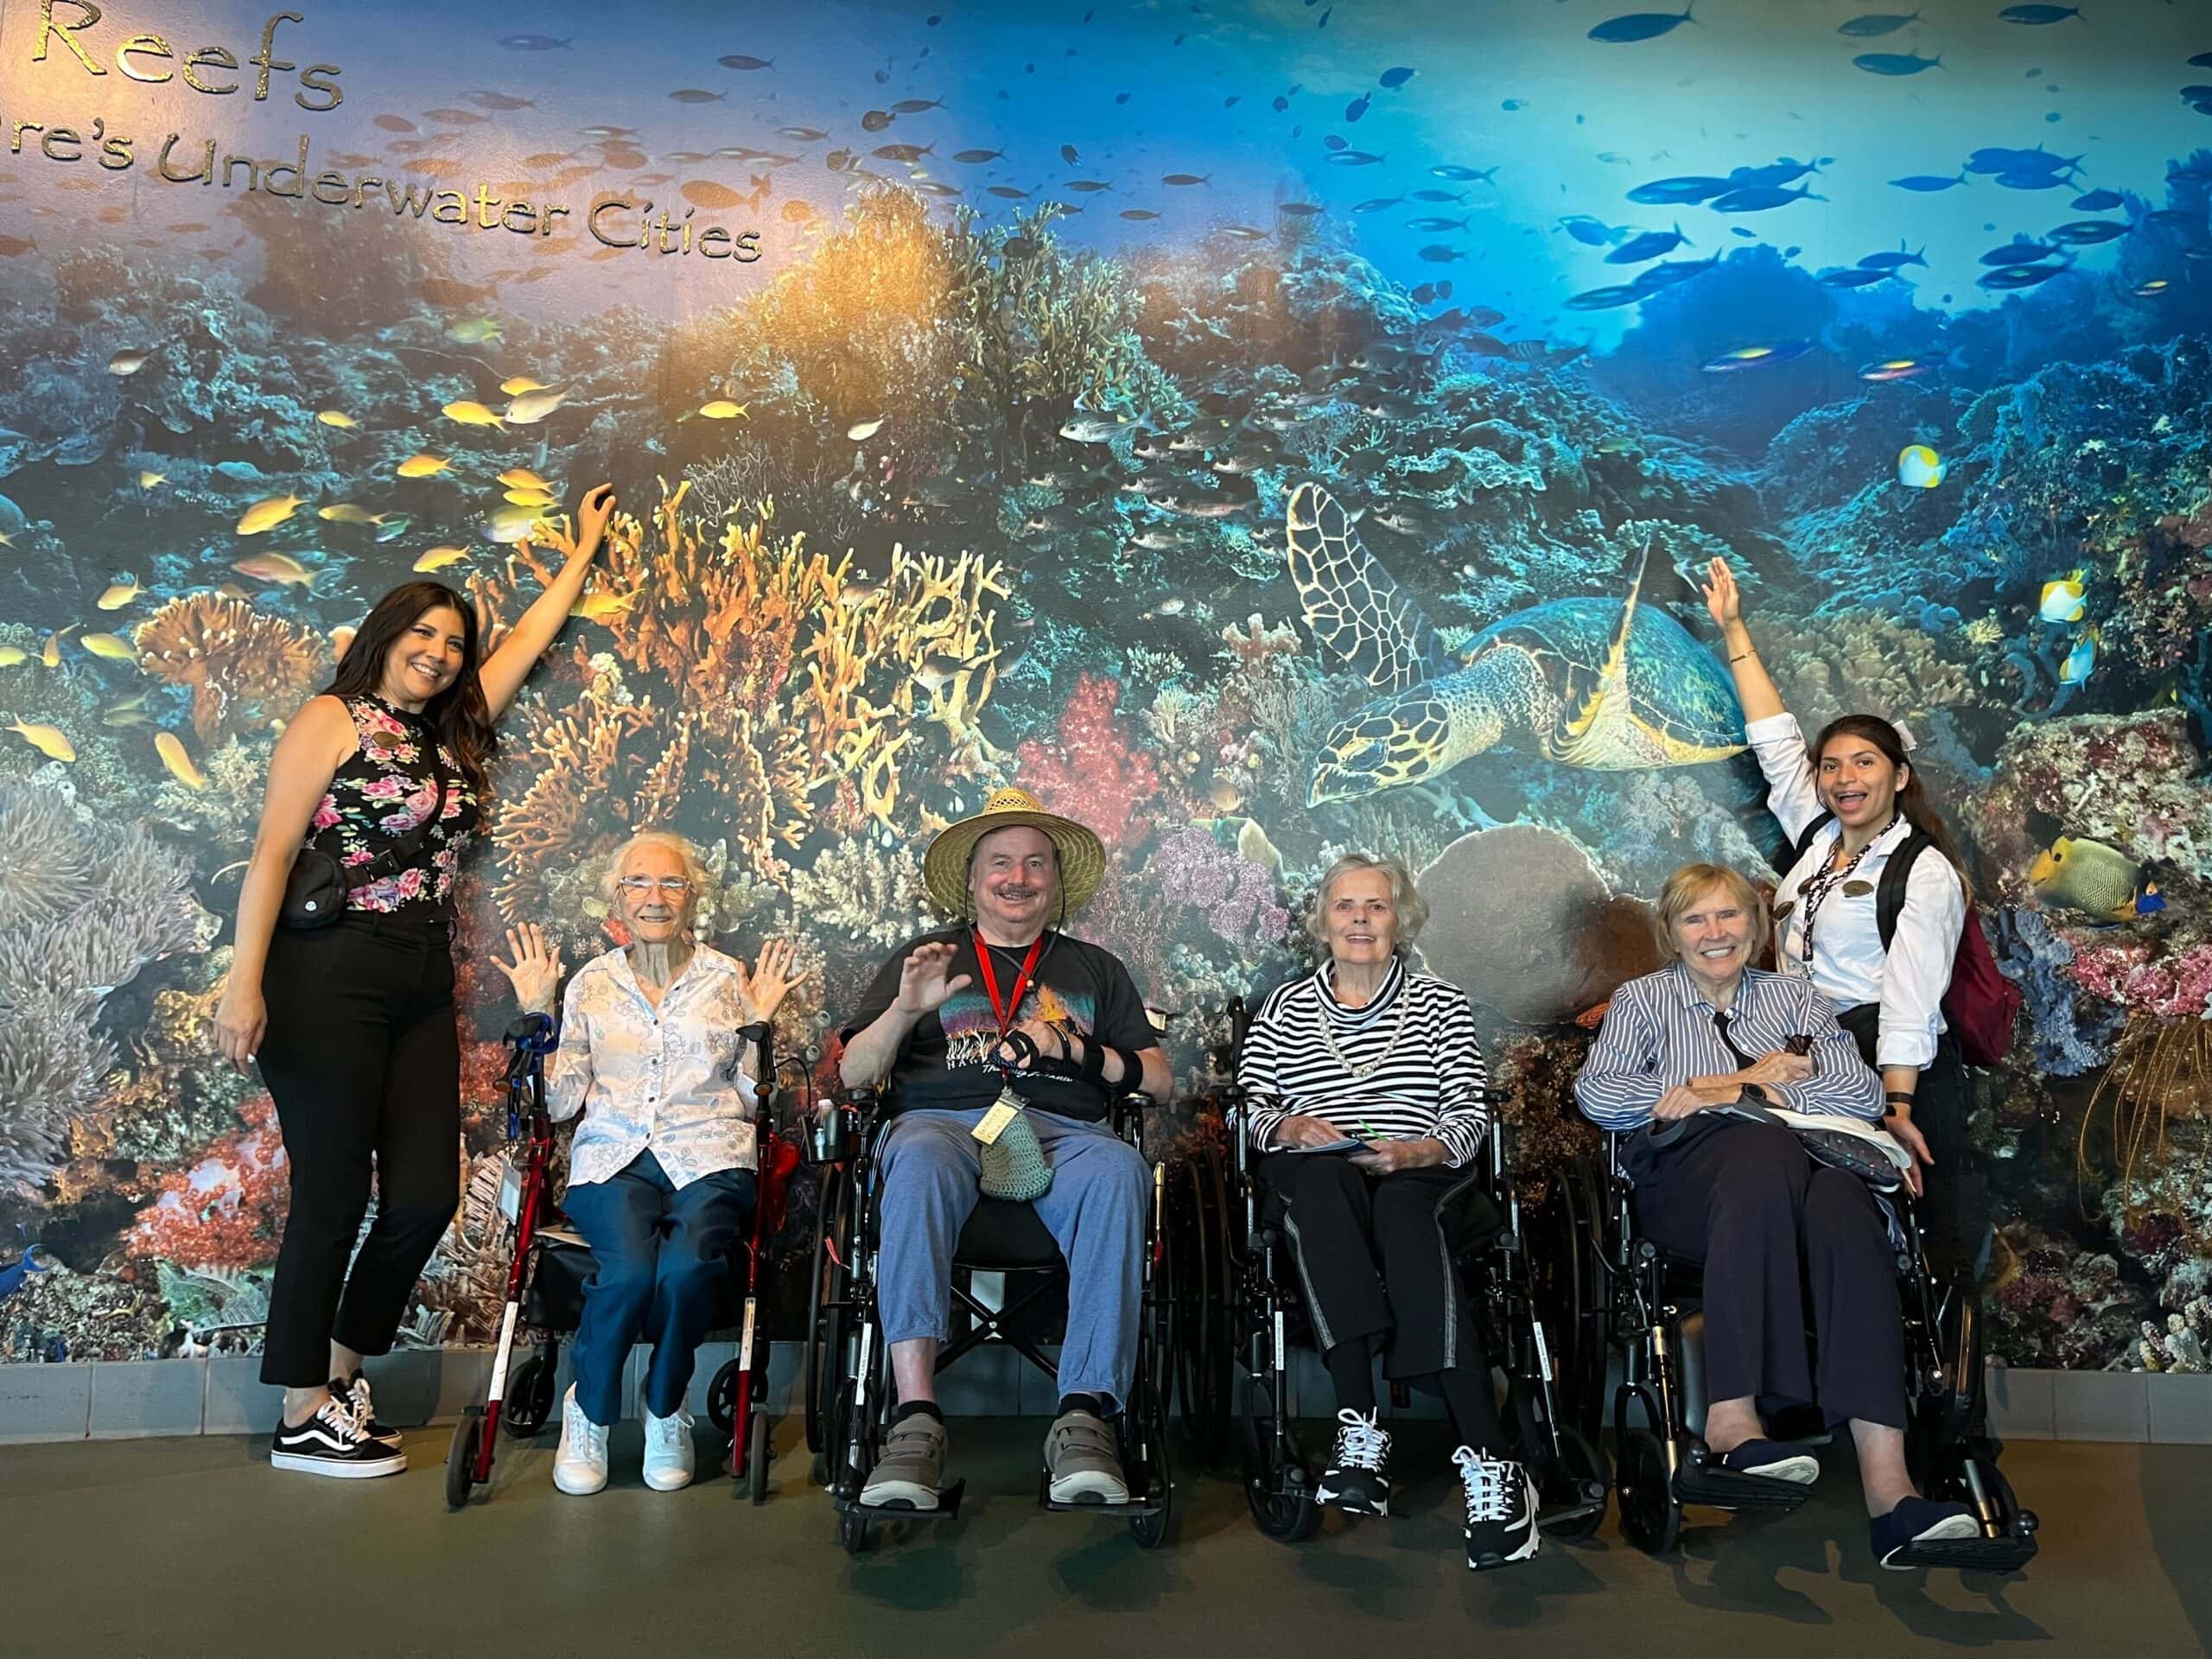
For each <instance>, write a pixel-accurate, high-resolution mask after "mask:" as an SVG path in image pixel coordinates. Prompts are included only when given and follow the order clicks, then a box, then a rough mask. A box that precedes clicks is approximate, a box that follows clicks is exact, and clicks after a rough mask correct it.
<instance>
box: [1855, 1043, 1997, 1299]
mask: <svg viewBox="0 0 2212 1659" xmlns="http://www.w3.org/2000/svg"><path fill="white" fill-rule="evenodd" d="M1881 1014H1882V1010H1881V1007H1880V1005H1879V1004H1878V1003H1873V1002H1862V1003H1860V1004H1859V1006H1858V1007H1855V1008H1846V1009H1845V1010H1844V1011H1843V1012H1842V1013H1841V1014H1839V1015H1837V1016H1836V1017H1837V1020H1838V1022H1839V1023H1840V1025H1841V1026H1842V1027H1843V1028H1844V1029H1845V1030H1846V1031H1847V1032H1849V1033H1851V1034H1852V1036H1853V1038H1854V1039H1856V1040H1857V1041H1858V1044H1859V1053H1860V1055H1861V1056H1862V1057H1863V1058H1865V1059H1866V1064H1867V1065H1874V1043H1875V1039H1876V1037H1877V1035H1878V1028H1879V1027H1880V1023H1881ZM1874 1069H1875V1070H1876V1071H1880V1070H1881V1068H1880V1067H1879V1066H1875V1067H1874ZM1973 1115H1974V1095H1973V1089H1972V1087H1971V1085H1970V1083H1969V1080H1968V1078H1967V1067H1966V1060H1965V1058H1964V1057H1963V1056H1962V1055H1961V1054H1960V1052H1959V1039H1957V1038H1956V1037H1955V1036H1954V1035H1953V1034H1952V1033H1949V1032H1948V1031H1947V1032H1945V1033H1943V1034H1942V1037H1940V1038H1939V1039H1936V1058H1935V1059H1934V1061H1933V1062H1931V1063H1930V1064H1929V1065H1927V1066H1926V1067H1924V1068H1923V1070H1922V1071H1921V1073H1920V1081H1919V1083H1918V1084H1916V1086H1915V1088H1914V1090H1913V1096H1912V1122H1913V1125H1914V1127H1915V1128H1917V1129H1919V1131H1920V1133H1921V1134H1922V1135H1923V1136H1925V1137H1926V1139H1927V1141H1928V1150H1929V1154H1930V1155H1931V1156H1933V1157H1934V1159H1935V1160H1936V1165H1935V1167H1934V1168H1932V1169H1930V1170H1929V1171H1928V1172H1927V1178H1928V1191H1927V1193H1926V1195H1925V1196H1924V1197H1923V1198H1920V1199H1918V1200H1917V1201H1916V1203H1915V1204H1914V1205H1913V1211H1914V1213H1915V1214H1916V1215H1917V1216H1918V1217H1920V1229H1921V1236H1922V1240H1923V1243H1925V1245H1926V1247H1927V1251H1928V1266H1929V1271H1930V1272H1931V1273H1933V1274H1935V1275H1936V1278H1937V1279H1939V1280H1942V1281H1946V1282H1948V1283H1951V1284H1961V1285H1963V1284H1972V1283H1973V1282H1974V1281H1975V1280H1976V1279H1977V1278H1979V1277H1980V1274H1981V1271H1982V1269H1983V1268H1985V1267H1986V1265H1987V1263H1988V1261H1989V1244H1990V1238H1991V1236H1992V1234H1993V1230H1994V1227H1995V1220H1996V1217H1995V1211H1996V1205H1995V1201H1994V1198H1993V1194H1992V1192H1991V1190H1990V1172H1989V1158H1988V1155H1987V1154H1986V1153H1984V1152H1983V1151H1982V1149H1981V1148H1980V1147H1977V1146H1976V1145H1974V1135H1973V1126H1972V1123H1971V1122H1970V1119H1971V1118H1972V1116H1973Z"/></svg>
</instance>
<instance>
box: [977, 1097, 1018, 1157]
mask: <svg viewBox="0 0 2212 1659" xmlns="http://www.w3.org/2000/svg"><path fill="white" fill-rule="evenodd" d="M1020 1116H1021V1099H1020V1096H1018V1095H1016V1094H1015V1093H1014V1090H1011V1089H1009V1090H1006V1091H1005V1092H1003V1093H1002V1094H1001V1095H1000V1096H999V1098H998V1103H997V1104H996V1105H995V1106H993V1107H992V1108H991V1109H990V1110H989V1111H988V1112H985V1113H984V1114H983V1117H982V1122H979V1123H978V1124H976V1127H975V1128H972V1129H970V1130H969V1131H968V1133H969V1134H970V1135H974V1136H975V1137H976V1140H978V1141H982V1143H983V1144H984V1145H985V1146H987V1147H988V1146H995V1145H996V1144H997V1143H998V1138H999V1136H1001V1135H1004V1134H1005V1133H1006V1131H1007V1125H1008V1124H1010V1123H1012V1122H1014V1119H1015V1118H1017V1117H1020Z"/></svg>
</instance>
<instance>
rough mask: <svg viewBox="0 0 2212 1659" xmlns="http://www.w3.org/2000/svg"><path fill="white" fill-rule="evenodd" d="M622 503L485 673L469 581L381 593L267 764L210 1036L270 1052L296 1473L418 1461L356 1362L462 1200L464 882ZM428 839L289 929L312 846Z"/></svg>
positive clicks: (290, 1444) (276, 1330)
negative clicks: (505, 718) (509, 759)
mask: <svg viewBox="0 0 2212 1659" xmlns="http://www.w3.org/2000/svg"><path fill="white" fill-rule="evenodd" d="M613 510H614V493H613V490H611V489H609V488H608V487H607V486H604V485H601V486H600V487H599V488H597V489H594V490H593V491H592V492H591V493H589V494H588V495H587V496H585V497H584V499H583V501H582V505H581V506H580V508H579V510H578V512H577V515H576V517H577V526H578V534H577V536H576V538H575V540H574V541H573V542H569V541H568V540H567V539H566V538H565V537H556V538H554V540H555V544H556V546H559V547H561V548H562V550H563V551H565V553H566V554H567V561H566V563H564V564H563V567H562V569H561V571H560V573H559V575H556V577H555V578H554V579H553V581H552V582H550V584H549V585H548V586H547V588H546V589H545V591H544V592H543V594H540V595H539V596H538V598H537V601H536V602H535V603H534V604H532V605H531V607H530V608H529V609H528V610H527V611H525V612H524V613H523V615H522V617H521V618H520V620H518V621H517V622H516V624H515V625H514V626H513V627H512V629H511V630H509V631H508V632H507V633H506V635H505V638H504V639H500V640H499V641H498V642H497V648H496V649H494V650H493V651H492V652H490V655H489V656H488V657H486V656H484V654H483V645H484V644H485V643H488V642H480V640H479V638H478V625H477V618H476V613H475V610H474V607H472V606H471V605H470V604H469V603H468V601H467V600H466V599H464V598H463V597H462V596H461V594H458V593H455V592H454V590H453V589H452V588H448V587H445V586H443V585H442V584H441V583H438V582H408V583H406V584H404V586H402V587H399V588H395V589H393V590H392V591H391V593H389V594H385V596H384V598H383V599H381V600H379V601H378V602H377V605H376V607H375V609H373V610H372V611H371V612H370V613H369V614H368V616H367V618H366V619H365V620H364V621H363V622H362V624H361V627H360V631H359V632H358V633H356V634H355V635H354V637H353V642H352V644H351V645H349V646H348V647H347V648H346V654H345V656H344V657H343V658H340V662H339V664H338V671H337V673H336V674H335V675H334V677H332V680H331V683H330V685H329V686H328V688H327V690H324V691H323V693H322V694H321V696H316V697H314V698H312V699H310V700H309V702H308V704H307V706H306V707H305V708H303V709H301V710H300V711H299V713H298V715H296V716H295V717H294V719H293V720H292V721H291V723H290V724H289V726H287V727H286V728H284V734H283V738H282V739H281V740H280V741H278V743H277V750H276V753H275V754H274V755H273V756H272V757H271V759H270V765H269V786H268V791H267V794H266V797H265V798H264V803H263V806H262V812H261V826H260V829H259V831H258V833H257V836H256V837H255V840H254V848H253V858H252V861H251V863H250V864H249V865H248V867H247V869H246V875H245V887H244V888H243V890H242V891H241V892H240V893H239V895H238V928H237V934H236V938H235V942H234V950H233V954H232V963H231V974H230V980H229V982H228V984H227V985H226V988H225V990H224V993H223V1000H222V1003H221V1006H220V1007H219V1008H218V1009H217V1011H216V1015H215V1028H216V1035H217V1040H218V1042H219V1045H220V1046H221V1048H222V1051H223V1053H224V1055H225V1057H226V1058H228V1059H229V1060H230V1062H231V1063H232V1065H235V1066H237V1067H238V1069H239V1070H240V1071H245V1070H246V1069H247V1068H248V1067H249V1066H250V1065H252V1064H253V1063H254V1062H255V1061H256V1059H258V1061H259V1063H260V1065H261V1075H262V1080H263V1081H264V1083H265V1084H267V1085H268V1088H269V1092H270V1096H271V1097H272V1098H273V1099H274V1100H275V1102H276V1104H277V1122H279V1123H280V1124H281V1125H282V1126H283V1135H284V1152H285V1158H286V1162H287V1164H288V1165H289V1170H290V1179H291V1209H290V1214H289V1218H288V1220H287V1222H286V1224H285V1228H284V1237H283V1243H282V1244H281V1245H280V1246H279V1248H278V1250H277V1276H276V1282H275V1283H274V1285H273V1286H272V1287H271V1288H270V1305H269V1324H268V1334H267V1339H266V1341H265V1343H264V1347H263V1353H262V1362H261V1376H262V1381H264V1383H276V1384H278V1385H279V1386H281V1387H282V1388H283V1389H284V1406H283V1420H282V1421H280V1422H279V1423H278V1424H277V1434H276V1440H275V1443H274V1444H273V1445H272V1446H271V1447H270V1462H271V1463H272V1464H273V1465H276V1466H277V1468H280V1469H291V1470H296V1471H304V1472H308V1473H313V1474H330V1475H340V1476H347V1477H354V1478H359V1477H361V1476H367V1475H386V1474H397V1472H398V1471H400V1470H402V1469H404V1468H405V1467H406V1466H407V1459H406V1457H405V1455H404V1453H403V1452H401V1451H400V1450H399V1443H398V1437H397V1435H396V1434H392V1433H390V1432H389V1431H387V1430H385V1429H384V1428H383V1427H381V1426H379V1425H378V1423H377V1422H376V1421H375V1417H374V1414H373V1412H372V1409H371V1402H370V1399H369V1391H368V1384H367V1383H365V1381H364V1380H363V1378H362V1376H361V1357H362V1356H363V1355H365V1354H381V1353H385V1352H387V1351H390V1349H391V1344H392V1338H393V1337H394V1336H395V1335H396V1334H397V1331H398V1327H399V1321H400V1318H401V1315H402V1314H403V1313H404V1311H405V1309H406V1305H407V1299H408V1296H409V1294H410V1292H411V1291H412V1290H413V1288H414V1286H415V1281H416V1278H417V1277H418V1276H419V1275H420V1274H421V1273H422V1270H423V1263H424V1262H427V1261H428V1260H429V1256H430V1252H431V1251H432V1250H433V1249H435V1248H436V1246H437V1243H438V1239H439V1237H440V1236H441V1235H442V1234H443V1232H444V1231H445V1228H446V1224H447V1223H448V1222H449V1221H450V1220H451V1219H452V1218H453V1213H454V1206H455V1205H456V1204H457V1203H458V1201H459V1196H460V1180H461V1176H460V1166H459V1160H458V1156H457V1149H458V1147H459V1145H460V1139H461V1047H460V1038H459V1033H458V1032H457V1030H456V1028H455V1026H454V1002H453V957H452V951H451V944H450V941H451V938H452V931H453V921H452V896H453V885H454V875H455V873H456V871H457V869H458V868H459V864H460V859H461V850H462V849H463V848H464V847H466V846H467V842H468V839H469V836H471V835H472V834H473V833H474V830H475V829H476V828H477V826H478V824H479V823H480V818H481V815H482V811H483V805H484V801H485V798H486V795H487V794H488V792H489V791H488V790H487V788H486V782H485V764H486V760H488V759H489V757H490V755H491V753H492V750H493V747H494V745H495V743H496V741H497V738H496V735H495V734H494V731H493V721H496V720H497V719H498V718H499V715H500V714H501V713H502V712H503V711H504V710H505V709H506V707H507V705H508V704H509V703H511V702H513V701H514V697H515V694H516V693H517V692H518V691H519V690H521V689H522V683H523V681H524V678H526V677H528V675H529V673H530V671H531V668H532V667H533V666H534V665H535V664H537V659H538V658H540V657H541V656H543V654H544V652H545V650H546V648H547V647H548V646H550V645H551V644H552V643H553V639H554V636H555V635H556V634H557V633H558V632H560V631H561V625H562V622H563V620H564V619H565V618H566V617H567V615H568V613H569V607H571V606H573V605H574V604H575V602H576V601H577V599H578V597H579V596H580V595H581V594H582V592H583V587H584V581H585V578H586V577H587V576H588V575H589V573H590V570H591V564H592V560H593V558H594V556H595V555H596V553H597V552H598V550H599V544H600V542H601V538H602V537H604V536H605V534H606V531H607V519H608V518H609V517H610V516H611V515H612V513H613ZM434 815H435V823H433V822H431V820H432V818H433V816H434ZM425 823H429V826H430V827H429V829H428V832H427V833H426V834H424V835H423V836H421V837H420V838H419V840H417V841H416V842H414V845H413V852H412V855H411V856H406V857H402V858H399V859H397V860H393V859H386V860H385V864H384V866H383V867H382V868H380V869H379V870H378V873H377V874H376V876H375V877H374V879H372V880H366V881H365V882H363V883H362V884H361V885H359V886H358V887H353V888H352V890H351V891H350V892H349V893H347V895H346V901H345V912H344V913H343V914H342V915H341V916H340V918H338V920H337V921H336V922H335V923H334V924H331V925H327V926H324V927H321V928H319V929H315V930H314V931H307V930H302V929H292V928H284V927H280V926H279V925H278V921H277V918H278V912H279V908H280V906H281V904H282V901H283V895H284V887H285V882H286V879H287V877H288V875H289V873H290V870H291V866H292V862H293V861H294V859H295V858H296V857H297V856H298V855H299V853H300V852H301V850H302V848H304V847H314V848H316V849H320V850H321V851H324V852H327V853H329V854H330V855H333V856H334V857H335V858H336V859H337V860H338V861H339V862H340V865H342V866H343V867H345V868H346V869H347V870H348V871H354V872H359V871H362V870H365V868H366V867H368V866H370V865H372V864H374V863H376V861H377V860H378V856H379V855H382V854H384V853H385V852H386V851H387V850H391V849H394V844H395V842H401V841H404V840H405V839H407V838H408V837H409V836H410V831H413V830H415V829H418V828H420V827H421V826H423V825H424V824H425ZM372 1179H373V1185H374V1186H375V1190H376V1195H377V1212H376V1219H375V1221H374V1222H373V1223H372V1224H371V1226H370V1228H369V1230H368V1234H367V1236H366V1237H365V1238H363V1237H360V1231H361V1217H362V1216H363V1215H364V1214H365V1212H366V1211H367V1209H368V1204H369V1193H370V1188H371V1185H372ZM357 1238H359V1241H360V1247H359V1251H358V1252H357V1251H356V1250H355V1249H354V1244H355V1240H356V1239H357ZM349 1258H350V1259H351V1261H352V1270H351V1272H350V1274H349V1273H348V1270H347V1262H348V1260H349Z"/></svg>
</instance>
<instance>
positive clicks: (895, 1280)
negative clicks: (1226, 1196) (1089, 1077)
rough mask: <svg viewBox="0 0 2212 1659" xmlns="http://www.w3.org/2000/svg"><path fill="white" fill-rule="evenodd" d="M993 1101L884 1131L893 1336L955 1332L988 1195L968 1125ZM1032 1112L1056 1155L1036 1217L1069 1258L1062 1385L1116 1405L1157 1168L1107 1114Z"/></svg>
mask: <svg viewBox="0 0 2212 1659" xmlns="http://www.w3.org/2000/svg"><path fill="white" fill-rule="evenodd" d="M984 1110H985V1109H984V1108H981V1107H977V1108H975V1109H971V1110H966V1111H943V1110H936V1109H925V1110H920V1111H911V1112H905V1113H901V1114H900V1115H899V1116H898V1117H896V1118H894V1119H893V1121H892V1124H891V1128H889V1130H887V1132H886V1134H885V1136H884V1141H883V1150H882V1155H881V1161H880V1164H879V1165H878V1166H877V1167H878V1169H879V1171H880V1174H879V1177H878V1179H880V1181H881V1183H882V1187H881V1192H882V1198H881V1202H880V1207H879V1211H878V1213H879V1216H880V1224H881V1237H882V1249H881V1254H880V1257H879V1259H878V1263H877V1279H876V1293H875V1294H876V1306H877V1309H878V1311H879V1313H880V1315H881V1317H882V1320H883V1339H884V1340H885V1341H886V1342H906V1341H910V1340H912V1339H913V1338H917V1337H934V1338H937V1340H938V1341H939V1342H943V1341H944V1339H945V1338H946V1336H947V1334H948V1333H949V1330H950V1323H951V1317H952V1252H953V1246H954V1244H955V1243H957V1241H958V1239H959V1237H960V1230H961V1228H962V1227H963V1225H965V1224H966V1223H967V1220H968V1217H969V1214H970V1212H972V1211H974V1209H975V1207H976V1199H977V1198H979V1197H980V1196H981V1189H980V1187H979V1186H978V1185H977V1184H978V1182H979V1181H980V1180H981V1179H982V1161H981V1159H980V1156H979V1154H981V1153H982V1142H981V1141H977V1140H976V1138H975V1136H974V1135H971V1134H969V1130H971V1129H973V1128H975V1127H976V1124H977V1123H978V1122H981V1121H982V1116H983V1112H984ZM1028 1116H1029V1123H1030V1127H1031V1128H1033V1129H1034V1130H1035V1131H1036V1132H1037V1141H1038V1144H1039V1146H1041V1147H1043V1148H1044V1151H1045V1161H1046V1163H1048V1164H1050V1165H1051V1166H1052V1186H1051V1187H1050V1188H1049V1189H1048V1190H1047V1191H1046V1193H1045V1196H1044V1197H1043V1198H1039V1199H1037V1200H1036V1210H1037V1217H1038V1219H1039V1220H1040V1221H1042V1222H1043V1223H1044V1224H1045V1228H1046V1231H1048V1232H1049V1233H1051V1234H1052V1238H1053V1241H1054V1242H1055V1243H1058V1245H1059V1247H1060V1254H1061V1255H1064V1256H1065V1257H1066V1258H1067V1263H1068V1328H1067V1340H1066V1341H1065V1344H1062V1346H1061V1349H1060V1373H1059V1386H1060V1392H1061V1393H1062V1394H1063V1395H1069V1394H1096V1395H1104V1396H1105V1397H1106V1398H1107V1399H1108V1400H1109V1401H1111V1402H1114V1403H1115V1404H1116V1405H1119V1404H1120V1403H1121V1402H1123V1401H1126V1400H1127V1399H1128V1396H1129V1383H1130V1382H1131V1380H1132V1378H1133V1377H1134V1376H1135V1374H1136V1363H1137V1319H1138V1314H1139V1310H1140V1305H1141V1299H1142V1294H1143V1279H1142V1273H1143V1267H1144V1262H1143V1257H1142V1252H1143V1249H1144V1236H1145V1217H1146V1209H1147V1205H1149V1204H1150V1203H1151V1201H1152V1172H1151V1170H1150V1169H1149V1168H1148V1167H1147V1165H1146V1163H1145V1161H1144V1158H1143V1156H1142V1155H1141V1154H1140V1153H1139V1152H1138V1151H1137V1149H1136V1148H1135V1147H1132V1146H1130V1145H1129V1144H1128V1142H1127V1141H1123V1140H1122V1138H1121V1137H1120V1136H1119V1135H1116V1134H1115V1133H1114V1132H1113V1130H1112V1129H1111V1128H1109V1127H1108V1126H1107V1125H1105V1124H1103V1123H1086V1122H1081V1121H1080V1120H1077V1119H1075V1118H1067V1117H1059V1116H1055V1115H1053V1114H1052V1113H1051V1112H1045V1111H1039V1110H1038V1109H1036V1108H1035V1107H1031V1108H1030V1109H1029V1113H1028Z"/></svg>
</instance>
